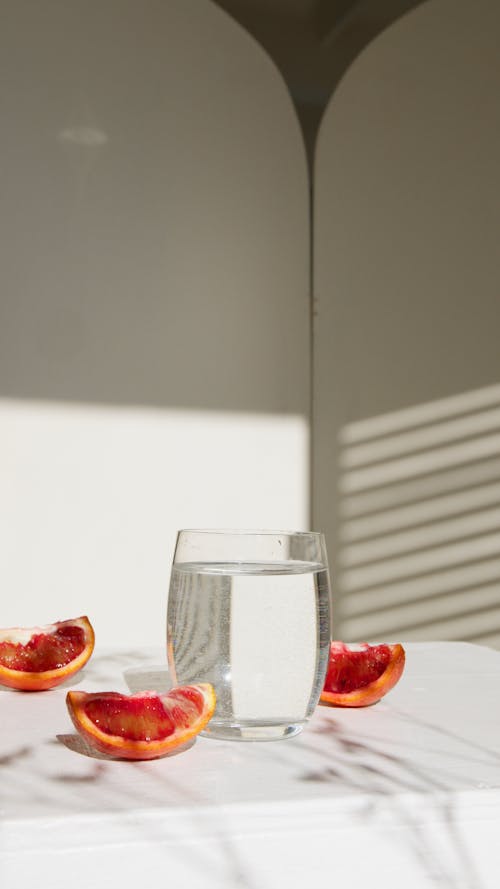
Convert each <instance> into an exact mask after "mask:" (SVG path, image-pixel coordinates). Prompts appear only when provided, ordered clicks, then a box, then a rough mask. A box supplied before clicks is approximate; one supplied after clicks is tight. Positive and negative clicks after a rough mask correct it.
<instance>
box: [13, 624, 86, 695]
mask: <svg viewBox="0 0 500 889" xmlns="http://www.w3.org/2000/svg"><path fill="white" fill-rule="evenodd" d="M93 650H94V630H93V628H92V625H91V624H90V621H89V619H88V618H87V617H77V618H74V619H73V620H66V621H60V622H58V623H55V624H48V625H47V626H45V627H29V628H22V627H11V628H9V629H0V684H1V685H8V686H9V687H10V688H17V689H21V690H23V691H44V690H46V689H48V688H54V687H55V686H56V685H60V683H61V682H64V681H65V680H66V679H68V678H69V677H70V676H73V675H74V674H75V673H76V672H77V671H78V670H80V669H81V668H82V667H83V665H84V664H86V663H87V661H88V659H89V657H90V655H91V654H92V651H93Z"/></svg>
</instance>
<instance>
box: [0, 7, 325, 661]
mask: <svg viewBox="0 0 500 889" xmlns="http://www.w3.org/2000/svg"><path fill="white" fill-rule="evenodd" d="M0 120H1V129H0V158H1V160H0V163H1V170H0V174H1V205H0V251H1V257H0V259H1V261H0V522H1V534H2V552H1V554H0V589H1V590H2V594H1V595H2V616H1V621H0V623H1V624H2V625H9V624H23V623H24V624H26V623H28V624H29V623H36V622H44V621H51V620H54V619H57V618H62V617H65V616H71V615H72V614H76V613H80V612H88V613H89V616H91V617H92V618H93V619H94V622H95V623H96V630H97V633H98V638H99V639H100V640H102V641H107V642H116V643H118V642H130V643H131V644H132V643H136V644H143V643H144V642H146V641H150V642H151V643H156V644H160V645H161V644H163V637H164V630H163V623H164V613H165V605H166V593H167V585H168V575H169V562H170V558H171V555H172V547H173V542H174V535H175V531H176V529H177V528H179V527H182V526H193V525H194V526H200V525H201V526H203V525H208V526H220V525H223V526H230V527H231V526H243V527H244V526H251V527H254V526H257V527H262V526H264V527H265V526H275V527H276V526H278V527H282V526H285V527H288V526H291V527H295V526H298V527H306V526H307V524H308V506H309V503H308V463H309V455H308V442H309V427H308V413H309V295H308V211H307V174H306V164H305V157H304V151H303V146H302V141H301V137H300V132H299V127H298V123H297V120H296V116H295V114H294V111H293V108H292V106H291V102H290V100H289V97H288V94H287V92H286V88H285V86H284V84H283V83H282V81H281V79H280V77H279V75H278V74H277V72H276V70H275V68H274V67H273V65H272V64H271V62H270V61H269V60H268V58H267V57H266V56H265V54H264V53H263V52H262V50H260V48H259V47H258V46H257V44H256V43H255V42H254V41H253V40H252V39H251V38H250V37H249V36H248V35H247V34H245V32H244V31H243V30H242V29H241V28H239V27H238V26H237V25H236V24H235V23H234V22H233V21H232V20H231V19H230V18H229V17H228V16H226V15H225V14H224V13H223V12H221V10H220V9H218V8H217V7H216V6H215V5H213V4H211V3H209V2H208V0H141V2H136V0H103V2H98V0H90V2H87V0H44V2H43V3H33V2H29V0H4V2H2V26H1V29H0ZM117 622H118V623H117ZM117 626H118V627H119V632H118V635H117Z"/></svg>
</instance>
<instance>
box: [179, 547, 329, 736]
mask: <svg viewBox="0 0 500 889" xmlns="http://www.w3.org/2000/svg"><path fill="white" fill-rule="evenodd" d="M329 644H330V583H329V576H328V563H327V555H326V547H325V541H324V537H323V535H322V534H319V533H316V532H299V531H210V530H189V531H188V530H186V531H180V532H179V534H178V536H177V544H176V548H175V553H174V559H173V565H172V573H171V579H170V590H169V597H168V610H167V652H168V662H169V669H170V672H171V674H172V678H173V681H174V682H175V684H176V685H188V684H190V683H196V682H210V683H212V685H213V686H214V688H215V692H216V695H217V706H216V709H215V714H214V716H213V718H212V719H211V720H210V722H209V724H208V726H207V728H206V729H205V731H204V732H203V734H204V735H206V736H209V737H213V738H226V739H233V740H251V741H255V740H273V739H278V738H286V737H291V736H292V735H296V734H297V733H298V732H300V731H301V729H302V727H303V726H304V724H305V723H306V722H307V720H308V719H309V718H310V716H311V715H312V713H313V711H314V708H315V707H316V705H317V703H318V700H319V696H320V693H321V690H322V688H323V684H324V680H325V674H326V668H327V664H328V654H329Z"/></svg>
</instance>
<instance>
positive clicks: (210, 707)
mask: <svg viewBox="0 0 500 889" xmlns="http://www.w3.org/2000/svg"><path fill="white" fill-rule="evenodd" d="M66 704H67V706H68V710H69V715H70V716H71V719H72V720H73V725H74V726H75V728H76V730H77V731H78V732H79V733H80V734H81V735H82V737H83V738H85V740H86V741H87V742H88V743H89V744H90V745H91V746H92V747H94V748H95V749H96V750H99V751H100V752H101V753H109V754H111V755H112V756H118V757H120V758H122V759H156V758H157V757H159V756H164V755H165V754H166V753H169V752H170V751H171V750H173V749H174V748H175V747H179V746H180V745H181V744H185V743H186V742H187V741H189V740H190V739H191V738H194V736H195V735H197V734H198V733H199V732H201V730H202V728H204V727H205V725H206V724H207V722H208V721H209V719H210V718H211V716H212V714H213V712H214V709H215V692H214V689H213V688H212V686H211V685H209V684H208V683H200V684H199V685H185V686H180V687H178V688H173V689H172V690H171V691H169V692H168V694H166V695H159V694H157V692H155V691H142V692H139V693H138V694H135V695H122V694H119V693H118V692H115V691H107V692H100V693H97V694H87V692H84V691H69V692H68V694H67V695H66Z"/></svg>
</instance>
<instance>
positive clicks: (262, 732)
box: [200, 722, 304, 741]
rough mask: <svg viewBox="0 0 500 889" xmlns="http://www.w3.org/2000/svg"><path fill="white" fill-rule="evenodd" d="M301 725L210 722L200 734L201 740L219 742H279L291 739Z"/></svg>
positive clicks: (299, 730)
mask: <svg viewBox="0 0 500 889" xmlns="http://www.w3.org/2000/svg"><path fill="white" fill-rule="evenodd" d="M303 727H304V726H303V723H301V722H299V723H292V724H290V723H285V724H283V723H279V724H278V725H251V724H248V723H239V724H237V725H236V724H233V725H231V724H227V723H226V724H224V723H219V724H217V723H214V722H210V723H209V724H208V725H207V727H206V728H205V729H204V730H203V731H202V732H200V734H201V736H202V737H203V738H215V739H216V740H220V741H281V740H283V739H284V738H293V737H294V736H295V735H298V734H299V732H301V731H302V729H303Z"/></svg>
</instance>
